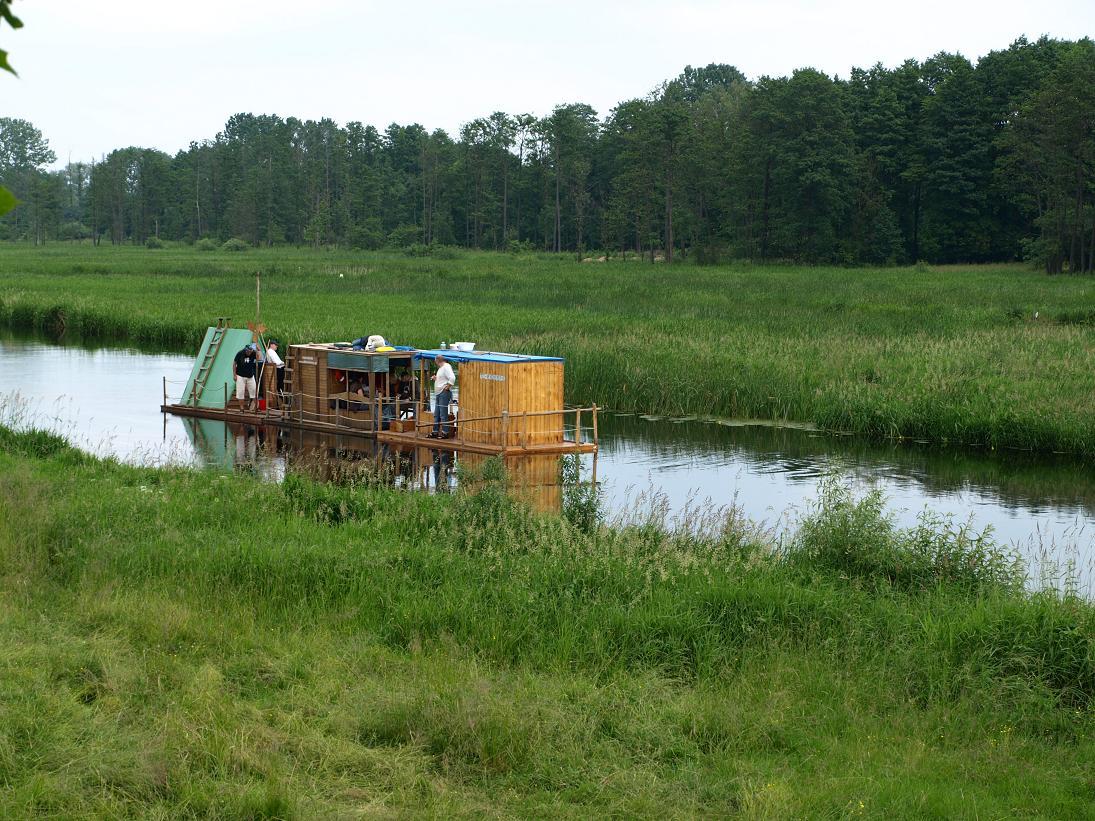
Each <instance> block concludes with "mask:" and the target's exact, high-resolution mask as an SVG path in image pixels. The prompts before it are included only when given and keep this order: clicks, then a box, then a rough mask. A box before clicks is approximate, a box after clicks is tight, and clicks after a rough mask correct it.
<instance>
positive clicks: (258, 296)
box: [255, 271, 262, 328]
mask: <svg viewBox="0 0 1095 821" xmlns="http://www.w3.org/2000/svg"><path fill="white" fill-rule="evenodd" d="M261 307H262V271H255V327H256V328H258V326H259V317H260V316H261V315H262V311H261V310H260V309H261Z"/></svg>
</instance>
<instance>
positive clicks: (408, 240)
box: [388, 225, 428, 256]
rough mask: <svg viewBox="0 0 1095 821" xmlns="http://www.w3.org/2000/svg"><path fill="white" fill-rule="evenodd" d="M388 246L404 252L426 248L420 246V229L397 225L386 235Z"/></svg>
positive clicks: (413, 226)
mask: <svg viewBox="0 0 1095 821" xmlns="http://www.w3.org/2000/svg"><path fill="white" fill-rule="evenodd" d="M388 245H390V246H391V247H392V248H403V249H405V250H409V249H411V248H416V247H417V248H426V247H428V246H426V245H423V244H422V229H420V228H419V227H418V226H417V225H399V226H397V227H395V228H393V229H392V230H391V232H390V233H389V234H388ZM419 256H422V254H420V255H419Z"/></svg>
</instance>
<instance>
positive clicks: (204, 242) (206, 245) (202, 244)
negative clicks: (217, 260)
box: [194, 237, 220, 251]
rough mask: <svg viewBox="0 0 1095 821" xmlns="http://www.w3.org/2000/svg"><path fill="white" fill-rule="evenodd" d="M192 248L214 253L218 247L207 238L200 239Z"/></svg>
mask: <svg viewBox="0 0 1095 821" xmlns="http://www.w3.org/2000/svg"><path fill="white" fill-rule="evenodd" d="M194 247H195V248H197V249H198V250H199V251H216V250H217V249H218V248H219V247H220V246H219V245H217V243H216V242H214V241H213V240H211V239H209V237H202V238H201V239H200V240H198V241H197V242H195V243H194Z"/></svg>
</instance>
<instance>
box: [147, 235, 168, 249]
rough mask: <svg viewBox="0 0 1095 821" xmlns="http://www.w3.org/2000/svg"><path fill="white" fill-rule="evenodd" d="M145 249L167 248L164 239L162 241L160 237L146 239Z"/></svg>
mask: <svg viewBox="0 0 1095 821" xmlns="http://www.w3.org/2000/svg"><path fill="white" fill-rule="evenodd" d="M144 247H145V248H163V247H165V246H164V241H163V240H162V239H160V238H159V237H149V238H148V239H146V240H145V241H144Z"/></svg>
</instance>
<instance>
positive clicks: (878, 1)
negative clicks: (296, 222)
mask: <svg viewBox="0 0 1095 821" xmlns="http://www.w3.org/2000/svg"><path fill="white" fill-rule="evenodd" d="M13 10H14V12H15V13H16V14H17V15H18V16H19V17H21V18H22V20H23V22H24V23H25V27H24V28H23V29H21V30H19V31H14V32H13V31H12V30H11V29H9V28H7V27H6V26H5V27H2V28H0V48H3V49H5V50H7V51H8V52H9V55H10V60H11V63H12V65H13V66H14V67H15V68H16V70H17V71H18V72H19V79H15V78H10V77H7V76H5V77H0V116H8V117H18V118H22V119H26V120H30V121H31V122H32V123H34V125H36V126H37V127H38V128H39V129H41V131H42V132H43V133H44V134H45V136H46V138H47V139H48V140H49V142H50V145H51V146H52V147H53V149H54V151H55V152H56V153H57V155H58V165H63V164H64V163H65V162H67V161H68V160H70V159H71V160H88V159H93V158H98V157H101V156H102V155H104V154H106V153H109V152H110V151H111V150H113V149H115V148H122V147H125V146H129V145H136V146H142V147H153V148H159V149H162V150H164V151H167V152H169V153H174V152H175V151H178V150H179V149H182V148H185V147H186V146H187V145H189V143H190V142H191V141H195V140H202V139H209V138H212V137H213V136H215V135H216V133H217V132H218V131H220V130H221V129H222V127H223V125H224V122H225V121H226V120H227V119H228V117H229V116H231V115H232V114H234V113H237V112H244V111H246V112H252V113H255V114H278V115H281V116H283V117H287V116H295V117H299V118H301V119H318V118H320V117H331V118H333V119H334V120H336V121H337V122H339V123H340V124H342V123H346V122H348V121H351V120H358V121H361V122H363V123H366V124H372V125H375V126H377V127H378V128H383V127H384V126H386V125H387V124H388V123H391V122H399V123H403V124H406V123H411V122H418V123H421V124H422V125H424V126H425V127H426V128H428V129H431V130H432V129H434V128H444V129H445V130H447V131H449V132H450V133H451V134H455V133H456V132H458V130H459V128H460V126H461V125H462V124H463V123H465V122H467V121H468V120H471V119H473V118H475V117H479V116H485V115H487V114H490V113H491V112H493V111H507V112H510V113H521V112H529V113H532V114H537V115H543V114H547V113H549V112H550V111H551V109H552V108H553V107H554V106H555V105H557V104H560V103H570V102H585V103H589V104H590V105H592V106H593V107H594V108H595V109H596V110H597V111H598V113H599V114H600V115H601V116H605V115H607V114H608V113H609V112H610V111H611V109H612V107H613V106H615V105H616V104H617V103H619V102H621V101H623V100H627V99H631V98H633V97H639V96H643V95H645V94H648V93H649V92H650V91H651V90H652V89H654V88H655V87H656V86H657V85H658V84H659V83H661V82H662V81H664V80H666V79H669V78H672V77H675V76H676V75H677V74H679V73H680V71H681V70H682V69H683V68H684V66H686V65H693V66H701V65H706V64H708V63H712V62H718V63H730V64H732V65H735V66H737V68H738V69H739V70H740V71H742V73H744V74H745V75H746V77H748V78H750V79H755V78H757V77H760V76H763V75H772V76H782V75H787V74H790V73H791V72H792V71H794V70H795V69H796V68H803V67H807V66H808V67H812V68H816V69H819V70H821V71H824V72H826V73H827V74H830V75H837V76H841V77H847V76H848V72H849V70H850V69H851V68H852V67H853V66H863V67H867V66H871V65H873V64H875V63H879V62H880V63H882V64H883V65H885V66H893V65H897V64H899V63H901V62H903V61H904V60H905V59H908V58H914V59H917V60H923V59H926V58H928V57H930V56H932V55H933V54H936V53H938V52H940V51H950V52H960V53H962V54H964V55H966V56H967V57H969V58H970V59H971V60H974V61H976V59H977V58H978V57H980V56H982V55H984V54H985V53H987V52H988V51H991V50H995V49H1003V48H1006V47H1007V46H1008V45H1009V44H1010V43H1011V42H1012V41H1014V40H1015V39H1016V38H1017V37H1019V36H1020V35H1024V34H1025V35H1026V36H1027V37H1028V38H1029V39H1032V40H1033V39H1036V38H1038V37H1039V36H1041V35H1043V34H1048V35H1050V36H1051V37H1059V38H1064V39H1078V38H1080V37H1085V36H1093V35H1095V2H1093V0H1042V2H1030V0H1025V1H1024V2H1015V1H1014V0H996V2H984V1H983V0H971V1H970V2H965V1H964V0H949V2H940V0H921V2H916V3H912V2H902V3H892V2H887V0H874V2H867V1H866V0H827V2H808V0H735V1H734V2H713V0H673V2H666V1H665V0H663V1H662V2H649V1H648V0H626V1H625V2H616V0H609V1H608V2H597V0H585V2H572V1H571V0H550V1H549V2H541V0H524V2H512V1H511V2H502V1H497V2H496V1H495V0H456V1H455V2H454V1H453V0H449V2H425V1H423V0H420V1H419V2H414V3H411V2H383V3H380V2H373V1H372V0H311V2H307V0H292V2H290V1H289V0H187V2H185V3H182V2H164V0H99V2H87V0H15V2H14V3H13Z"/></svg>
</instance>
